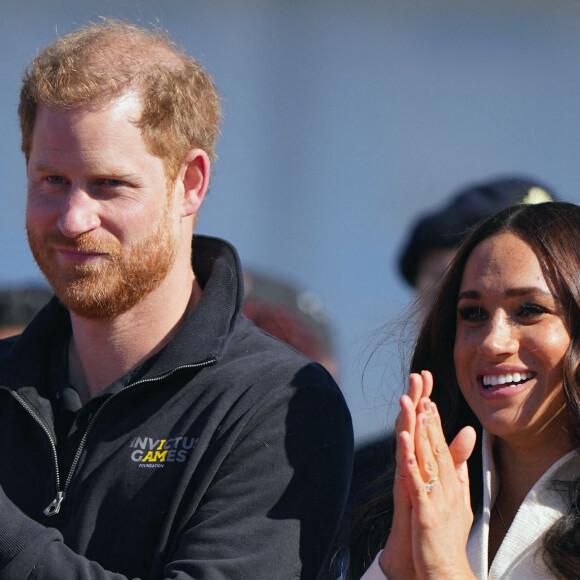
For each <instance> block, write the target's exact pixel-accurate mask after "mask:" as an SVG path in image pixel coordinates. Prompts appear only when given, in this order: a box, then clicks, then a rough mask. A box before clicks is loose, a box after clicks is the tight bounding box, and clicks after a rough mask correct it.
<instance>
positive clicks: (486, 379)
mask: <svg viewBox="0 0 580 580" xmlns="http://www.w3.org/2000/svg"><path fill="white" fill-rule="evenodd" d="M533 376H534V373H530V372H528V373H506V374H505V375H484V376H483V377H482V381H483V386H484V387H496V386H497V385H510V384H513V385H515V384H518V383H523V382H524V381H527V380H528V379H531V378H532V377H533Z"/></svg>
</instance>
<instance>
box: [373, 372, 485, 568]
mask: <svg viewBox="0 0 580 580" xmlns="http://www.w3.org/2000/svg"><path fill="white" fill-rule="evenodd" d="M432 390H433V377H432V375H431V373H430V372H429V371H422V372H421V374H418V373H412V374H411V375H410V379H409V391H408V392H407V394H406V395H403V396H402V397H401V399H400V401H399V402H400V405H401V411H400V413H399V415H398V417H397V420H396V422H395V431H396V436H397V456H396V461H397V466H396V469H397V471H396V477H395V481H394V487H393V498H394V504H395V506H394V515H393V525H392V528H391V532H390V534H389V538H388V540H387V543H386V545H385V548H384V550H383V552H382V553H381V556H380V559H379V563H380V566H381V568H382V570H383V572H384V573H385V574H386V576H387V577H388V579H389V580H415V579H420V580H431V579H433V580H434V579H437V580H441V579H442V578H445V579H446V580H468V579H474V578H475V576H474V575H473V573H472V572H471V569H470V568H469V563H468V561H467V555H466V551H465V550H466V544H467V538H468V535H469V530H470V528H471V525H472V523H473V514H472V512H471V506H470V498H469V477H468V473H467V463H466V462H467V459H468V457H469V456H470V455H471V453H472V451H473V448H474V446H475V430H474V429H473V428H472V427H464V428H463V429H462V430H461V431H460V432H459V433H458V434H457V436H456V437H455V439H454V440H453V441H452V442H451V444H450V445H447V442H446V441H445V436H444V435H443V430H442V427H441V421H440V418H439V413H438V411H437V406H436V405H435V403H433V402H432V401H431V400H430V399H429V397H430V395H431V392H432Z"/></svg>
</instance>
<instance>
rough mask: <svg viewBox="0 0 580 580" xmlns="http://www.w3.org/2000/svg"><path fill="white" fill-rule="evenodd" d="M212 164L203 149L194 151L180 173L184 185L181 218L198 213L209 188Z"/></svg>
mask: <svg viewBox="0 0 580 580" xmlns="http://www.w3.org/2000/svg"><path fill="white" fill-rule="evenodd" d="M210 168H211V162H210V160H209V157H208V155H207V153H206V152H205V151H204V150H203V149H192V150H191V151H190V152H189V154H188V156H187V159H186V160H185V163H184V164H183V166H182V168H181V170H180V172H179V180H180V181H181V183H182V184H183V197H182V199H181V217H187V216H190V215H193V214H195V213H197V212H198V210H199V208H200V207H201V203H202V202H203V199H204V197H205V194H206V193H207V189H208V186H209V175H210Z"/></svg>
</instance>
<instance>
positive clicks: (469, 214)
mask: <svg viewBox="0 0 580 580" xmlns="http://www.w3.org/2000/svg"><path fill="white" fill-rule="evenodd" d="M555 199H557V198H556V196H555V195H554V193H553V192H552V191H551V190H550V189H548V188H547V187H546V186H545V185H544V184H542V183H540V182H538V181H535V180H532V179H528V178H525V177H503V178H496V179H492V180H490V181H484V182H479V183H475V184H472V185H470V186H468V187H466V188H463V189H461V190H460V191H459V192H457V193H456V194H455V195H453V197H452V198H451V199H450V200H449V201H448V202H447V203H446V204H445V205H443V206H441V207H440V208H439V209H437V210H435V211H432V212H429V213H425V214H423V215H422V216H420V217H419V218H418V219H417V220H416V222H415V225H414V226H413V228H412V230H411V234H410V236H409V237H408V239H407V242H406V244H405V245H404V246H403V251H402V253H401V256H400V258H399V270H400V272H401V275H402V276H403V278H404V279H405V280H406V281H407V282H408V283H409V284H410V285H411V286H414V285H415V282H416V279H417V272H418V270H419V264H420V262H421V259H422V258H423V256H424V255H425V253H426V252H427V251H429V250H431V249H434V248H454V247H456V246H458V245H459V244H460V243H461V241H462V240H463V238H464V237H465V235H466V233H467V232H468V231H469V230H470V229H471V228H472V227H473V226H475V225H476V224H478V223H479V222H480V221H482V220H483V219H485V218H487V217H490V216H492V215H493V214H495V213H497V212H498V211H500V210H502V209H504V208H506V207H508V206H510V205H516V204H519V203H541V202H544V201H553V200H555Z"/></svg>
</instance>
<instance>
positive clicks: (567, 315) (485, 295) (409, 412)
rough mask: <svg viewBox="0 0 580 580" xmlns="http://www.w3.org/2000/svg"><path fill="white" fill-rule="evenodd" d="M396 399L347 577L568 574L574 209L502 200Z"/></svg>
mask: <svg viewBox="0 0 580 580" xmlns="http://www.w3.org/2000/svg"><path fill="white" fill-rule="evenodd" d="M425 369H428V371H427V370H425ZM400 404H401V411H400V413H399V416H398V418H397V421H396V423H395V437H394V440H393V442H394V444H396V461H395V464H394V467H393V473H390V474H387V476H386V481H387V485H386V488H385V491H384V492H383V493H382V494H381V495H380V496H379V497H377V498H376V499H375V500H374V501H373V502H372V503H370V504H369V505H368V506H367V507H366V508H365V510H363V511H362V513H361V514H359V517H358V520H357V522H356V524H355V528H354V530H353V536H352V541H351V569H350V575H351V577H352V578H360V575H361V574H362V571H363V570H364V568H366V567H368V566H369V564H370V568H369V569H368V570H367V572H366V573H365V574H364V576H363V578H364V580H371V579H372V580H374V579H383V580H384V578H388V580H399V579H405V580H406V579H417V578H418V579H427V578H428V579H437V580H442V579H445V580H453V579H461V580H467V579H474V578H476V579H478V580H481V579H491V578H493V579H498V578H502V579H506V580H507V579H511V580H516V579H517V580H528V579H551V578H559V579H566V580H570V579H580V453H579V449H580V208H579V207H578V206H576V205H573V204H569V203H560V202H553V203H542V204H538V205H520V206H514V207H511V208H508V209H506V210H503V211H502V212H500V213H499V214H497V215H496V216H494V217H492V218H490V219H488V220H486V221H485V222H484V223H483V224H482V225H480V226H479V227H477V228H476V229H475V230H474V231H473V233H472V234H471V235H470V236H469V237H468V238H467V239H466V240H465V242H464V243H463V245H462V246H461V248H460V250H459V252H458V254H457V256H456V257H455V259H454V261H453V263H452V265H451V267H450V269H449V271H448V273H447V274H446V276H445V278H444V279H443V281H442V284H441V287H440V289H439V291H438V295H437V298H436V300H435V302H434V303H433V305H432V307H431V308H430V311H429V313H428V314H427V316H426V318H425V320H424V323H423V325H422V328H421V331H420V333H419V337H418V340H417V343H416V347H415V351H414V355H413V358H412V362H411V378H410V382H409V391H408V393H407V394H406V395H404V396H403V397H401V399H400ZM446 442H451V443H450V444H449V445H447V443H446ZM383 547H384V549H383V550H382V551H381V548H383ZM377 552H378V555H377ZM375 555H377V556H376V558H375ZM373 558H374V561H373ZM371 562H372V564H371Z"/></svg>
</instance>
